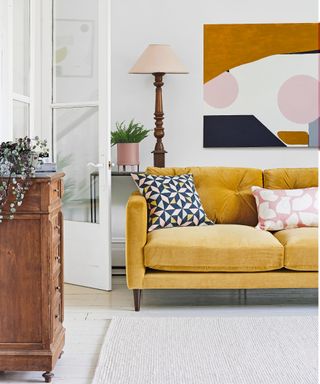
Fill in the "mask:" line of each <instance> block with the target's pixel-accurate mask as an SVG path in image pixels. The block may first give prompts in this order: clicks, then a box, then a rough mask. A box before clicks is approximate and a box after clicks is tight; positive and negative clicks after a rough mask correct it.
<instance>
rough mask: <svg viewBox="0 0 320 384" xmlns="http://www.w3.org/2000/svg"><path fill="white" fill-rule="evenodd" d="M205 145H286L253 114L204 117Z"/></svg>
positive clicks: (206, 146) (208, 146)
mask: <svg viewBox="0 0 320 384" xmlns="http://www.w3.org/2000/svg"><path fill="white" fill-rule="evenodd" d="M203 147H204V148H211V147H286V145H285V144H284V143H283V142H282V141H281V140H280V139H279V138H278V137H277V136H275V135H274V134H273V133H272V132H271V131H270V130H269V129H268V128H267V127H266V126H265V125H264V124H262V123H261V121H260V120H258V119H257V118H256V117H255V116H253V115H207V116H204V117H203Z"/></svg>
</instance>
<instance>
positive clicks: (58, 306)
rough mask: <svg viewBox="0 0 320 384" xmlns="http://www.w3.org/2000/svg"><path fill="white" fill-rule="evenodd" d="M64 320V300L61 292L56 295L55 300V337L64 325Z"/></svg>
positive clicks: (53, 324)
mask: <svg viewBox="0 0 320 384" xmlns="http://www.w3.org/2000/svg"><path fill="white" fill-rule="evenodd" d="M62 322H63V316H62V300H61V294H60V293H57V294H56V295H55V300H54V304H53V310H52V331H53V337H54V335H55V334H56V333H57V332H59V331H60V329H61V327H62Z"/></svg>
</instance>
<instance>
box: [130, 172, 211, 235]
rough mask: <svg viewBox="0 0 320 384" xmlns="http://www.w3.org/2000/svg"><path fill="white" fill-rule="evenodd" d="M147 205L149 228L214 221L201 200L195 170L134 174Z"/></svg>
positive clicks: (206, 223)
mask: <svg viewBox="0 0 320 384" xmlns="http://www.w3.org/2000/svg"><path fill="white" fill-rule="evenodd" d="M131 176H132V178H133V180H134V181H135V183H136V184H137V187H138V188H139V190H140V192H141V193H142V194H143V195H144V197H145V199H146V200H147V205H148V217H149V219H148V223H149V225H148V231H149V232H151V231H153V230H155V229H160V228H170V227H187V226H189V227H190V226H198V225H212V224H214V223H213V222H212V221H211V220H209V219H208V218H207V216H206V214H205V211H204V209H203V207H202V204H201V202H200V198H199V195H198V193H197V191H196V189H195V186H194V181H193V176H192V174H186V175H179V176H156V175H148V174H146V173H138V174H131Z"/></svg>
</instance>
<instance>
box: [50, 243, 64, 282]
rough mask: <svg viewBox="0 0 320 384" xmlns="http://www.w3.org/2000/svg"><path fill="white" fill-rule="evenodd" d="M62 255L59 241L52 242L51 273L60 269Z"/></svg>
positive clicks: (54, 273)
mask: <svg viewBox="0 0 320 384" xmlns="http://www.w3.org/2000/svg"><path fill="white" fill-rule="evenodd" d="M61 264H62V256H61V243H54V244H53V261H52V270H53V275H54V276H55V275H56V274H57V271H60V270H61Z"/></svg>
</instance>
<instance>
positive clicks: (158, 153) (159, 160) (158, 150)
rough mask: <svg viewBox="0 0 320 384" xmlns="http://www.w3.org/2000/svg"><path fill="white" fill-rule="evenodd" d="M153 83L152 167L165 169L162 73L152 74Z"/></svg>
mask: <svg viewBox="0 0 320 384" xmlns="http://www.w3.org/2000/svg"><path fill="white" fill-rule="evenodd" d="M153 76H154V83H153V85H154V86H155V87H156V103H155V112H154V119H155V121H156V126H155V128H154V137H155V138H156V139H157V142H156V145H155V148H154V151H153V152H152V153H153V165H154V166H155V167H161V168H163V167H165V154H166V153H167V152H166V151H165V150H164V146H163V142H162V138H163V136H164V127H163V119H164V113H163V104H162V86H163V76H164V73H153Z"/></svg>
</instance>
